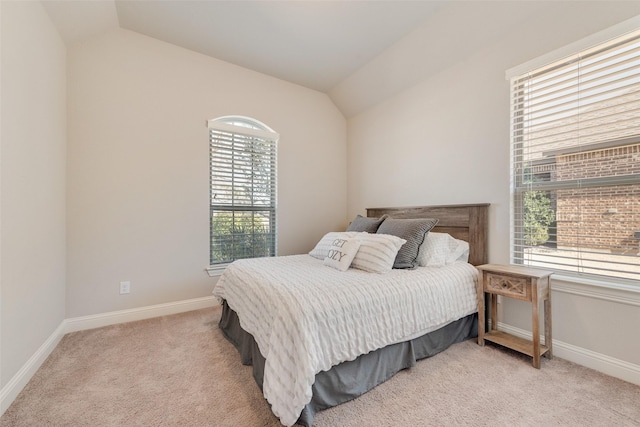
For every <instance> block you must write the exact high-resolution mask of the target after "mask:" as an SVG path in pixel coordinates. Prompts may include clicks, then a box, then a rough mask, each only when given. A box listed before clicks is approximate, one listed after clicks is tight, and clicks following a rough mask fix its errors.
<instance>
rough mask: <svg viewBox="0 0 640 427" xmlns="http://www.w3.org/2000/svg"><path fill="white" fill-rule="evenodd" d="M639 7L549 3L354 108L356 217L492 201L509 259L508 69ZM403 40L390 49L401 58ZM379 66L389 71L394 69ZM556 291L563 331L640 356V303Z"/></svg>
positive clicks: (493, 237) (611, 352)
mask: <svg viewBox="0 0 640 427" xmlns="http://www.w3.org/2000/svg"><path fill="white" fill-rule="evenodd" d="M614 6H615V7H614ZM439 13H441V14H442V16H441V18H442V19H453V20H455V19H454V18H455V16H451V14H450V13H449V11H447V9H446V8H445V9H442V10H441V11H440V12H439ZM639 13H640V4H639V3H637V2H619V3H616V4H615V5H612V3H611V2H596V3H585V2H566V3H561V4H560V3H558V4H548V6H547V4H545V6H544V7H541V9H540V10H538V11H537V12H536V13H534V14H532V15H531V16H530V18H529V19H528V20H524V21H522V22H520V23H519V25H518V26H517V27H514V28H512V30H511V31H510V32H508V33H506V34H503V35H502V37H499V38H497V39H496V40H495V41H493V42H492V43H489V44H486V45H484V46H482V47H481V48H478V49H477V50H476V51H475V52H474V53H473V54H471V55H468V56H464V57H459V58H457V62H456V63H455V64H452V65H450V66H448V67H447V68H445V69H442V70H440V71H439V72H437V73H433V74H429V75H425V77H424V78H423V80H422V81H420V82H418V83H417V84H415V85H413V86H412V87H410V88H408V89H406V90H404V91H403V92H401V93H399V94H397V95H395V96H393V97H390V98H388V99H386V100H385V101H383V102H380V103H378V104H376V105H375V106H373V107H371V108H368V109H367V110H366V111H363V112H361V113H360V114H357V115H355V116H353V117H351V118H350V119H349V120H348V141H349V145H348V176H347V182H348V188H349V191H348V214H349V216H353V215H355V214H357V213H363V212H364V209H365V208H367V207H375V206H414V205H423V204H449V203H473V202H488V203H491V208H490V233H489V240H490V248H489V257H490V261H491V262H493V263H508V262H509V203H510V202H509V86H508V82H507V81H506V80H505V71H506V70H507V69H509V68H512V67H514V66H517V65H519V64H521V63H524V62H526V61H528V60H531V59H533V58H536V57H538V56H540V55H543V54H545V53H547V52H550V51H552V50H555V49H558V48H561V47H562V46H564V45H567V44H569V43H571V42H574V41H576V40H579V39H581V38H583V37H586V36H588V35H590V34H592V33H595V32H597V31H600V30H602V29H604V28H606V27H609V26H611V25H614V24H616V23H618V22H621V21H623V20H625V19H628V18H631V17H633V16H635V15H637V14H639ZM439 18H440V16H435V17H434V18H433V19H434V20H438V19H439ZM487 25H491V23H490V22H487ZM395 48H396V46H393V47H391V48H390V50H389V51H387V52H385V53H384V54H383V56H385V55H387V56H390V57H394V53H395V52H394V49H395ZM413 60H414V61H415V62H416V67H417V68H420V62H421V61H429V60H431V58H430V57H422V56H416V57H415V58H413ZM381 70H382V71H381V72H380V73H379V78H380V79H381V80H384V79H385V78H387V77H389V78H391V76H390V75H388V74H385V73H384V72H383V71H384V70H385V69H384V68H381ZM367 75H369V76H374V75H376V70H372V69H369V70H367ZM367 96H370V95H367ZM553 297H554V298H555V299H556V301H555V302H554V305H553V317H554V319H553V325H554V338H555V339H558V340H561V341H563V342H565V343H568V344H570V345H573V346H577V347H580V348H584V349H587V350H591V351H594V352H597V353H600V354H604V355H608V356H611V357H614V358H618V359H621V360H624V361H627V362H630V363H633V364H636V365H640V341H639V340H635V341H633V342H630V337H632V336H636V335H637V331H636V329H637V325H638V321H640V307H638V306H634V305H628V304H620V303H614V302H609V301H605V300H603V299H596V298H586V297H584V296H577V295H573V294H568V293H560V292H558V291H554V295H553ZM585 300H588V301H587V302H585ZM503 301H504V303H503V305H504V306H505V309H504V312H505V317H504V319H503V320H504V321H505V322H506V323H508V324H510V325H512V326H515V327H518V328H521V329H527V330H530V324H531V314H530V311H528V310H527V308H526V307H524V308H523V307H522V306H521V305H518V304H514V303H512V301H508V300H507V299H504V300H503ZM596 313H597V315H596ZM611 331H616V332H615V333H612V332H611Z"/></svg>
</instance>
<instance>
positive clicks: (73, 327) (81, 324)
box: [0, 296, 218, 416]
mask: <svg viewBox="0 0 640 427" xmlns="http://www.w3.org/2000/svg"><path fill="white" fill-rule="evenodd" d="M215 305H218V301H217V299H216V298H215V297H214V296H210V297H203V298H195V299H190V300H185V301H177V302H171V303H166V304H158V305H152V306H147V307H140V308H134V309H130V310H121V311H112V312H109V313H103V314H96V315H92V316H83V317H74V318H71V319H65V320H63V321H62V322H61V323H60V326H58V327H57V328H56V330H55V331H54V332H53V333H52V334H51V336H49V338H48V339H47V340H46V341H45V342H44V343H43V344H42V345H41V346H40V348H39V349H38V350H37V351H36V352H35V354H34V355H33V356H31V358H29V360H28V361H27V363H25V364H24V366H22V368H21V369H20V370H19V371H18V372H17V373H16V374H15V375H14V376H13V378H11V380H10V381H9V382H8V383H7V384H6V385H5V386H4V387H2V389H1V390H0V416H2V414H4V412H5V411H6V410H7V409H8V408H9V406H10V405H11V403H13V401H14V400H15V399H16V397H18V394H20V392H21V391H22V389H23V388H24V387H25V386H26V385H27V383H28V382H29V380H31V377H33V375H34V374H35V373H36V371H37V370H38V369H39V368H40V366H42V364H43V363H44V361H45V360H46V359H47V357H49V355H50V354H51V352H52V351H53V350H54V349H55V348H56V346H57V345H58V343H59V342H60V340H62V337H64V335H65V334H67V333H69V332H76V331H83V330H86V329H94V328H100V327H102V326H109V325H115V324H117V323H125V322H133V321H136V320H144V319H151V318H153V317H160V316H167V315H170V314H177V313H183V312H186V311H192V310H199V309H201V308H207V307H213V306H215Z"/></svg>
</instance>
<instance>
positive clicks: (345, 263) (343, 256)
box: [324, 238, 360, 271]
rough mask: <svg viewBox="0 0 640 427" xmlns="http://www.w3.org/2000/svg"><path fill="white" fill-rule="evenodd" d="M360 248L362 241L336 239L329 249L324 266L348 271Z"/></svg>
mask: <svg viewBox="0 0 640 427" xmlns="http://www.w3.org/2000/svg"><path fill="white" fill-rule="evenodd" d="M359 248H360V241H359V240H358V239H341V238H338V239H335V240H334V241H333V243H332V244H331V247H330V248H329V254H328V255H327V257H326V258H325V259H324V265H328V266H329V267H333V268H335V269H336V270H340V271H347V269H348V268H349V266H350V265H351V261H353V258H354V257H355V256H356V253H357V252H358V249H359Z"/></svg>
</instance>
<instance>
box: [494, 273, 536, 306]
mask: <svg viewBox="0 0 640 427" xmlns="http://www.w3.org/2000/svg"><path fill="white" fill-rule="evenodd" d="M485 279H486V282H485V292H490V293H492V294H497V295H504V296H507V297H512V298H518V299H523V300H527V301H530V300H531V295H529V292H530V290H531V287H530V286H527V283H528V282H529V280H528V279H527V278H525V277H513V276H503V275H501V274H495V273H486V276H485Z"/></svg>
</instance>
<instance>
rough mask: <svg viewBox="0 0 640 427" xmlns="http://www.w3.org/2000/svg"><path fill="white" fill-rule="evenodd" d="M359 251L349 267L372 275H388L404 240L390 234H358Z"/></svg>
mask: <svg viewBox="0 0 640 427" xmlns="http://www.w3.org/2000/svg"><path fill="white" fill-rule="evenodd" d="M356 238H357V239H358V240H359V241H360V249H358V253H357V254H356V256H355V258H354V259H353V261H352V262H351V267H353V268H358V269H360V270H364V271H369V272H372V273H388V272H389V271H391V269H392V268H393V262H394V261H395V259H396V255H398V250H399V249H400V248H401V247H402V245H404V244H405V243H406V240H404V239H401V238H400V237H397V236H392V235H390V234H371V233H366V232H364V233H358V235H357V237H356Z"/></svg>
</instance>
